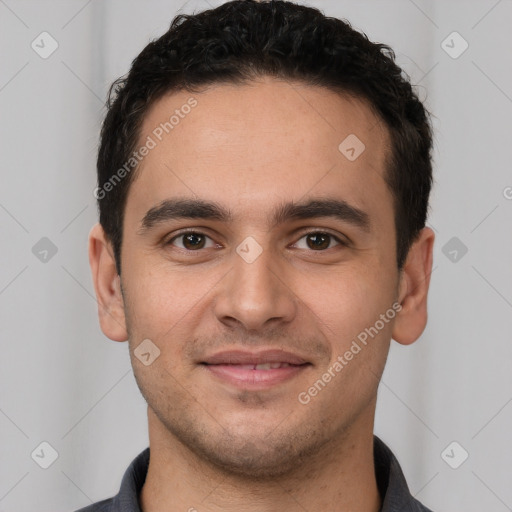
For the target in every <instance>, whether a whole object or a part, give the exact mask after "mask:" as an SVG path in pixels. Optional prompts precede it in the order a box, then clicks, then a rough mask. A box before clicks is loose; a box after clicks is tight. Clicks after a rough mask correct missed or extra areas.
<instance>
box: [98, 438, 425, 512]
mask: <svg viewBox="0 0 512 512" xmlns="http://www.w3.org/2000/svg"><path fill="white" fill-rule="evenodd" d="M373 439H374V443H373V454H374V461H375V475H376V479H377V486H378V488H379V492H380V495H381V496H382V508H381V510H380V512H432V511H431V510H429V509H428V508H426V507H425V506H423V505H422V504H421V503H420V502H419V501H417V500H416V499H414V497H413V496H412V495H411V493H410V492H409V488H408V486H407V482H406V480H405V477H404V474H403V472H402V469H401V467H400V464H399V463H398V460H397V459H396V457H395V456H394V455H393V453H392V452H391V450H390V449H389V448H388V446H387V445H386V444H385V443H384V442H383V441H381V440H380V439H379V438H378V437H377V436H375V435H374V436H373ZM148 466H149V448H146V449H145V450H144V451H143V452H141V453H140V454H139V455H138V456H137V457H136V458H135V459H134V460H133V462H132V463H131V464H130V466H129V467H128V469H127V470H126V472H125V474H124V476H123V480H122V482H121V488H120V490H119V494H118V495H117V496H115V497H114V498H113V499H112V501H111V500H108V501H110V503H111V507H110V508H101V509H93V510H98V512H99V511H100V510H101V511H105V512H141V508H140V505H139V499H138V496H139V493H140V491H141V489H142V486H143V485H144V481H145V480H146V474H147V471H148ZM105 504H106V502H105Z"/></svg>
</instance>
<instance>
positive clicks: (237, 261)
mask: <svg viewBox="0 0 512 512" xmlns="http://www.w3.org/2000/svg"><path fill="white" fill-rule="evenodd" d="M277 263H278V262H276V258H275V257H273V255H272V251H271V250H269V249H264V250H263V251H262V252H261V254H259V256H258V257H257V258H256V259H255V260H253V261H252V260H251V259H250V258H244V257H242V256H240V254H239V253H237V252H233V266H232V268H231V271H230V272H228V274H227V276H226V278H225V279H223V280H222V281H221V283H222V285H221V286H220V288H219V289H218V292H217V296H216V297H215V301H214V313H215V315H216V317H217V318H218V320H219V321H220V322H222V323H224V324H225V325H228V326H231V327H233V326H235V325H234V324H241V325H243V327H244V328H245V329H247V330H248V331H259V330H261V329H265V328H269V326H271V324H275V326H277V325H278V324H279V323H289V322H291V321H292V319H293V318H294V317H295V315H296V313H297V303H298V301H297V297H296V295H295V293H294V291H293V290H292V289H291V288H290V286H289V284H288V283H287V282H286V273H285V272H284V271H283V269H282V268H281V269H279V268H278V265H277ZM239 326H240V325H238V326H237V327H239ZM272 326H273V325H272Z"/></svg>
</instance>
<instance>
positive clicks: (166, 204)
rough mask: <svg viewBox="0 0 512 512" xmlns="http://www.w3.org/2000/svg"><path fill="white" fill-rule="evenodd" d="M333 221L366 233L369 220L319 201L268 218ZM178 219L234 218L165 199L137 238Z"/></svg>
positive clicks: (216, 207) (198, 203)
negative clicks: (345, 223) (332, 219)
mask: <svg viewBox="0 0 512 512" xmlns="http://www.w3.org/2000/svg"><path fill="white" fill-rule="evenodd" d="M320 217H332V218H335V219H337V220H341V221H343V222H347V223H349V224H352V225H353V226H355V227H357V228H359V229H361V230H363V231H366V232H369V231H370V227H371V223H370V216H369V215H368V214H367V213H366V212H364V211H363V210H361V209H359V208H357V207H355V206H352V205H350V204H348V203H347V202H346V201H344V200H341V199H330V198H327V199H325V198H319V199H310V200H308V201H306V202H302V203H294V202H289V203H285V204H281V205H279V206H277V207H276V208H275V209H274V211H273V212H272V214H271V215H270V217H269V227H273V226H277V225H279V224H283V223H285V222H286V221H291V220H298V219H314V218H320ZM179 219H202V220H217V221H221V222H224V223H230V222H232V221H233V214H232V212H231V211H230V210H229V209H226V208H224V207H223V206H222V205H220V204H218V203H216V202H212V201H205V200H203V199H179V198H177V199H166V200H164V201H162V202H161V203H159V204H158V205H156V206H154V207H153V208H150V209H149V210H148V211H147V212H146V214H145V215H144V218H143V219H142V222H141V228H140V230H139V234H144V233H146V232H147V231H150V230H151V229H153V228H155V227H156V226H158V225H160V224H164V223H166V222H169V221H172V220H179Z"/></svg>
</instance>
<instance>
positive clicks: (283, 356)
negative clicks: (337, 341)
mask: <svg viewBox="0 0 512 512" xmlns="http://www.w3.org/2000/svg"><path fill="white" fill-rule="evenodd" d="M200 365H201V366H203V367H204V368H205V369H206V370H207V371H208V373H209V375H211V376H212V377H213V378H214V379H215V380H216V381H221V382H224V383H228V384H231V385H233V386H235V387H238V388H240V387H241V388H243V389H254V390H261V389H265V388H270V387H273V386H276V385H278V384H282V383H284V382H285V381H289V380H290V379H293V378H295V377H296V376H298V375H299V374H300V373H302V372H303V371H304V370H306V369H307V368H308V367H310V366H312V364H311V363H310V362H308V361H306V360H305V359H303V358H302V357H300V356H298V355H295V354H293V353H290V352H285V351H282V350H281V351H279V350H266V351H261V352H259V353H250V352H243V351H228V352H220V353H218V354H215V355H214V356H212V357H210V358H207V359H206V361H202V362H201V363H200Z"/></svg>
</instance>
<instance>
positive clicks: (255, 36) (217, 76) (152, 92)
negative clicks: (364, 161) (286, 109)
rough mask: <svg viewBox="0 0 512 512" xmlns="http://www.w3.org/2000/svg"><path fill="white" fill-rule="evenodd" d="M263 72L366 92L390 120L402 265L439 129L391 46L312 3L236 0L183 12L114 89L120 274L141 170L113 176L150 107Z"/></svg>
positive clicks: (100, 191)
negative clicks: (127, 211) (128, 212)
mask: <svg viewBox="0 0 512 512" xmlns="http://www.w3.org/2000/svg"><path fill="white" fill-rule="evenodd" d="M265 76H270V77H275V78H278V79H285V80H293V81H299V82H301V83H305V84H308V85H313V86H319V87H324V88H328V89H330V90H332V91H335V92H337V93H340V94H350V95H354V96H356V97H359V98H362V99H364V100H366V101H367V103H368V104H369V105H370V107H371V108H372V110H373V111H374V112H375V113H376V114H377V115H378V116H379V117H380V118H381V119H382V120H383V121H384V123H385V125H386V127H387V129H388V130H389V134H390V139H391V144H392V148H391V155H390V157H389V158H388V161H387V162H386V174H385V180H386V183H387V185H388V187H389V189H390V190H391V192H392V195H393V200H394V215H395V227H396V233H397V247H396V252H397V266H398V268H399V269H401V268H402V267H403V264H404V262H405V258H406V256H407V253H408V251H409V248H410V246H411V244H412V243H413V242H414V240H415V239H416V237H417V236H418V234H419V232H420V231H421V229H422V228H423V227H424V226H425V222H426V218H427V211H428V199H429V194H430V189H431V186H432V163H431V158H432V157H431V152H432V128H431V123H430V118H429V113H428V111H427V110H426V108H425V107H424V105H423V104H422V102H421V101H420V100H419V99H418V97H417V95H416V93H415V92H414V91H413V89H412V87H411V84H410V80H409V78H408V76H407V75H406V74H405V73H404V72H403V70H402V69H401V68H400V67H399V66H398V65H397V64H396V63H395V54H394V52H393V50H392V49H391V48H390V47H389V46H387V45H384V44H379V43H373V42H371V41H370V40H369V39H368V37H367V36H366V35H365V34H364V33H360V32H358V31H356V30H354V29H353V28H352V27H351V25H350V24H349V23H348V22H347V21H346V20H340V19H337V18H332V17H326V16H325V15H324V14H323V13H322V12H321V11H320V10H318V9H316V8H313V7H308V6H304V5H298V4H295V3H293V2H289V1H285V0H270V1H257V0H234V1H230V2H227V3H224V4H222V5H220V6H219V7H217V8H215V9H209V10H206V11H203V12H200V13H197V14H193V15H185V14H180V15H178V16H176V17H175V18H174V19H173V21H172V23H171V26H170V28H169V30H168V31H167V32H166V33H165V34H163V35H162V36H161V37H159V38H158V39H156V40H154V41H152V42H150V43H149V44H148V45H147V46H146V47H145V48H144V50H143V51H142V52H141V53H140V54H139V55H138V56H137V58H135V60H134V61H133V62H132V66H131V69H130V71H129V73H128V74H127V75H125V76H124V77H121V78H119V79H118V80H116V81H115V82H114V83H113V84H112V85H111V87H110V90H109V94H108V100H107V104H106V105H107V109H108V111H107V115H106V117H105V120H104V123H103V126H102V129H101V136H100V146H99V151H98V159H97V171H98V188H97V189H96V192H95V194H96V198H97V200H98V206H99V214H100V223H101V225H102V227H103V229H104V231H105V233H106V236H107V238H108V239H109V241H110V242H111V243H112V246H113V250H114V256H115V262H116V268H117V271H118V273H119V274H120V272H121V243H122V236H123V233H122V227H123V217H124V208H125V204H126V197H127V194H128V190H129V187H130V184H131V183H132V181H133V178H134V175H135V172H131V173H129V174H128V173H126V177H124V178H123V179H122V180H117V182H116V183H114V185H115V186H112V178H113V177H115V176H114V175H115V174H116V172H117V171H119V170H120V169H121V168H122V167H123V165H125V164H126V162H127V161H128V160H129V159H130V156H131V155H132V154H133V152H134V150H135V149H136V145H137V143H138V139H139V135H140V133H139V132H140V127H141V125H142V122H143V119H144V116H145V114H146V113H147V112H148V109H149V107H150V106H151V105H153V104H154V103H155V102H156V101H157V100H158V99H160V98H161V97H162V96H163V95H164V94H167V93H169V92H173V91H179V90H186V91H190V92H195V91H197V90H199V89H200V88H201V87H206V86H208V85H210V84H217V83H230V84H244V83H247V82H248V81H250V80H254V79H257V78H259V77H265ZM109 183H110V184H111V185H110V186H109ZM107 190H108V194H106V193H105V191H107Z"/></svg>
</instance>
